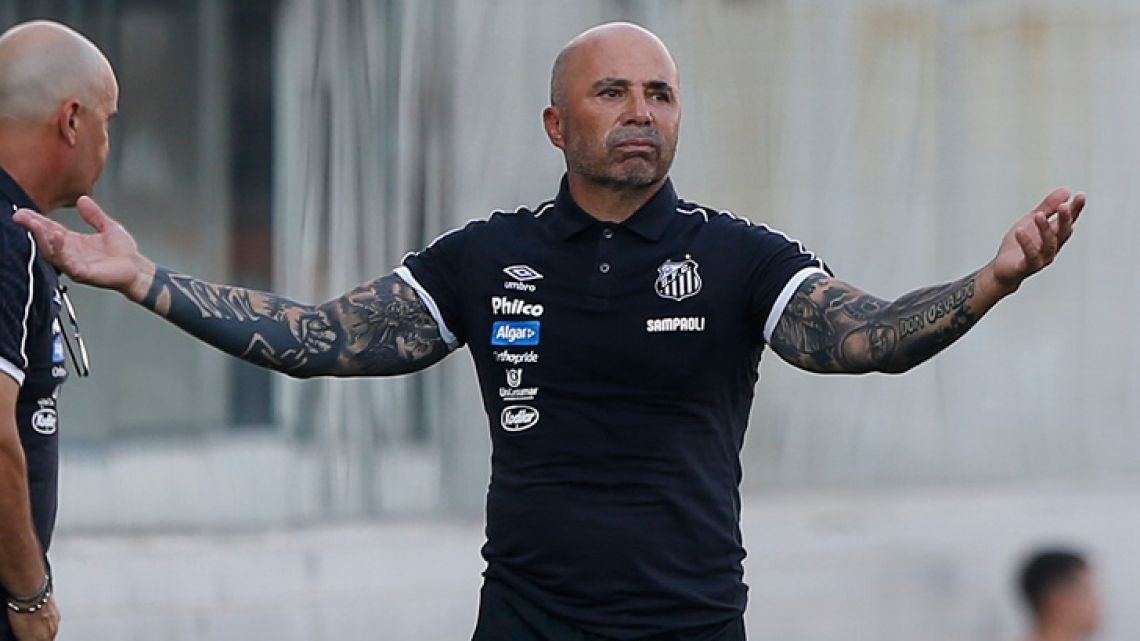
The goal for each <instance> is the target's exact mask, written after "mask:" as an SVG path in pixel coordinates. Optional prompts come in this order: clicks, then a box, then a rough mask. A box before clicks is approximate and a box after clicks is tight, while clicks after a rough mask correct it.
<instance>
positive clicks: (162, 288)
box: [125, 267, 337, 377]
mask: <svg viewBox="0 0 1140 641" xmlns="http://www.w3.org/2000/svg"><path fill="white" fill-rule="evenodd" d="M136 282H139V281H136ZM143 284H145V285H146V289H145V290H143V289H142V286H141V284H140V286H137V287H132V288H131V289H130V290H128V291H127V292H125V293H126V295H127V296H128V297H129V298H131V299H132V300H134V301H135V302H137V303H139V304H141V305H142V306H143V307H146V308H147V309H149V310H151V311H153V312H155V313H156V314H158V315H160V316H162V317H163V318H165V319H166V320H168V321H170V322H171V323H173V324H175V325H177V326H178V327H180V328H182V329H183V330H185V331H186V332H188V333H189V334H191V335H192V336H194V337H195V338H198V339H200V340H202V341H203V342H205V343H208V344H210V345H212V346H214V347H216V348H218V349H220V350H222V351H224V352H226V353H228V354H230V355H232V356H236V357H238V358H240V359H242V360H245V361H248V362H250V363H253V364H254V365H258V366H261V367H266V368H269V369H273V370H277V371H280V372H284V373H287V374H290V375H294V376H300V377H304V376H315V375H321V374H336V373H337V371H336V352H337V349H336V348H337V345H336V340H335V338H336V337H335V336H332V335H331V333H330V332H329V330H328V324H329V323H328V320H329V319H328V310H327V309H322V308H320V307H314V306H311V305H303V304H300V303H296V302H294V301H291V300H289V299H287V298H284V297H280V296H275V295H273V294H267V293H264V292H259V291H254V290H250V289H246V288H242V287H233V286H228V285H216V284H214V283H208V282H205V281H202V280H198V279H196V278H192V277H190V276H186V275H184V274H178V273H175V272H172V271H171V270H169V269H166V268H163V267H156V268H155V269H154V271H153V272H152V273H151V275H150V278H149V279H147V281H144V282H143Z"/></svg>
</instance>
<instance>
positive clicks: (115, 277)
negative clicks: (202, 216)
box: [12, 196, 155, 301]
mask: <svg viewBox="0 0 1140 641" xmlns="http://www.w3.org/2000/svg"><path fill="white" fill-rule="evenodd" d="M76 207H77V208H78V209H79V215H80V216H82V217H83V220H85V221H86V222H87V224H88V225H91V227H92V228H94V229H95V233H94V234H81V233H79V232H74V231H71V230H70V229H68V228H66V227H64V226H63V225H61V224H59V223H57V222H55V221H54V220H51V219H50V218H47V217H46V216H43V215H41V214H39V213H37V212H34V211H32V210H30V209H21V210H19V211H17V212H16V213H15V214H13V216H12V220H14V221H16V222H17V223H18V224H20V225H21V226H22V227H24V228H25V229H27V230H28V231H30V232H32V235H33V236H35V238H36V244H37V245H38V246H39V250H40V252H41V253H42V254H43V255H44V258H46V259H47V260H48V262H50V263H51V264H53V265H55V266H56V267H57V268H58V269H59V270H60V271H62V272H64V273H65V274H67V275H68V276H70V277H71V278H72V279H73V280H75V281H76V282H80V283H86V284H88V285H94V286H96V287H104V288H107V289H115V290H118V291H120V292H122V293H123V294H126V296H127V297H128V298H130V299H131V300H134V301H140V300H142V299H143V297H145V296H146V293H147V291H149V289H150V284H151V281H152V279H153V278H154V271H155V266H154V263H153V262H151V261H150V260H148V259H147V258H146V257H144V256H143V255H142V254H140V253H139V249H138V245H137V244H136V243H135V239H134V238H132V237H131V235H130V234H129V233H128V232H127V230H126V229H124V228H123V226H122V225H120V224H119V223H118V222H117V221H115V220H114V219H113V218H111V217H110V216H108V215H107V214H106V213H104V212H103V210H102V209H101V208H100V207H99V205H98V204H96V203H95V201H94V200H92V199H91V198H90V197H88V196H81V197H80V198H79V202H78V203H77V204H76Z"/></svg>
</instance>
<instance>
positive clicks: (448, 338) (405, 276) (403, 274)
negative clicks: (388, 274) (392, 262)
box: [396, 265, 459, 351]
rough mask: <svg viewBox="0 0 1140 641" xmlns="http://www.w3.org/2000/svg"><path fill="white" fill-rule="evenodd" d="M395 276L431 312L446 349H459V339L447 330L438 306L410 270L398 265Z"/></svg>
mask: <svg viewBox="0 0 1140 641" xmlns="http://www.w3.org/2000/svg"><path fill="white" fill-rule="evenodd" d="M396 275H397V276H399V277H400V279H401V280H403V281H404V282H405V283H407V284H408V286H409V287H411V288H412V289H414V290H416V293H417V294H419V296H420V300H422V301H423V302H424V306H426V307H427V308H428V311H429V312H431V317H432V318H434V319H435V323H436V325H439V337H440V338H442V339H443V342H444V343H447V349H448V350H452V351H453V350H455V348H456V347H459V339H458V338H456V337H455V334H453V333H451V329H450V328H448V326H447V323H445V322H443V314H441V313H440V312H439V305H436V304H435V299H434V298H432V297H431V294H429V293H428V290H426V289H424V286H423V285H421V284H420V281H418V280H416V277H415V276H413V275H412V270H410V269H408V268H407V267H404V266H403V265H400V266H399V267H397V268H396Z"/></svg>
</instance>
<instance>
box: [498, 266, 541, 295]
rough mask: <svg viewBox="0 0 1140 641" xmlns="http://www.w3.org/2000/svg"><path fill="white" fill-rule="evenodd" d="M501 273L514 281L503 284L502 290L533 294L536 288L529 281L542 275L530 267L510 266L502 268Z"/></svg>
mask: <svg viewBox="0 0 1140 641" xmlns="http://www.w3.org/2000/svg"><path fill="white" fill-rule="evenodd" d="M503 273H504V274H506V275H507V276H510V277H511V278H512V279H514V280H508V281H507V282H505V283H503V288H504V289H513V290H516V291H520V292H533V291H534V290H535V289H536V288H535V286H534V285H533V284H531V283H530V281H532V280H538V279H540V278H542V274H540V273H539V272H538V270H537V269H535V268H533V267H531V266H530V265H511V266H509V267H504V268H503Z"/></svg>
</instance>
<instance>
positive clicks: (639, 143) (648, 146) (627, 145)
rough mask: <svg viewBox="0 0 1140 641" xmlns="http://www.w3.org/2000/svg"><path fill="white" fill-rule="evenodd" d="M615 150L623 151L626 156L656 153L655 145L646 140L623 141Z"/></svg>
mask: <svg viewBox="0 0 1140 641" xmlns="http://www.w3.org/2000/svg"><path fill="white" fill-rule="evenodd" d="M614 148H615V149H618V150H620V151H624V152H625V153H628V154H653V153H657V143H655V142H654V141H652V140H650V139H648V138H633V139H630V140H624V141H622V142H620V143H618V144H617V145H614Z"/></svg>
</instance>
